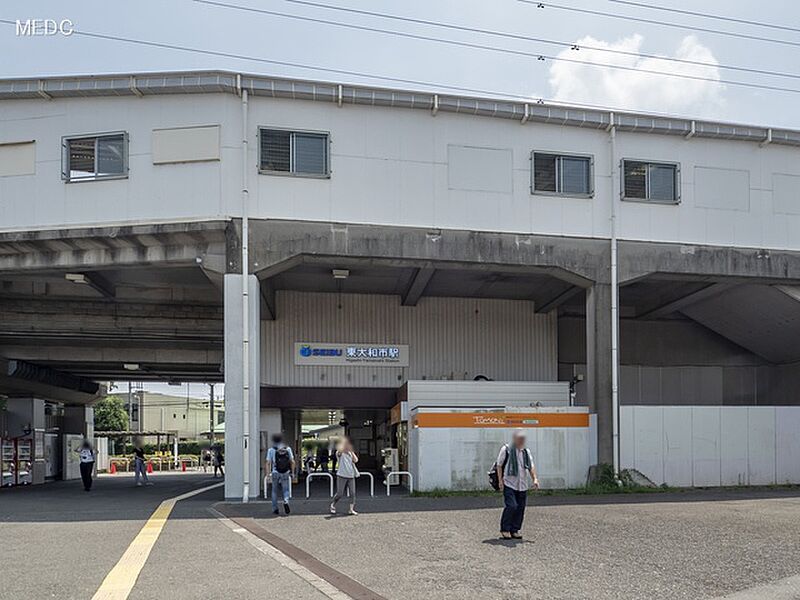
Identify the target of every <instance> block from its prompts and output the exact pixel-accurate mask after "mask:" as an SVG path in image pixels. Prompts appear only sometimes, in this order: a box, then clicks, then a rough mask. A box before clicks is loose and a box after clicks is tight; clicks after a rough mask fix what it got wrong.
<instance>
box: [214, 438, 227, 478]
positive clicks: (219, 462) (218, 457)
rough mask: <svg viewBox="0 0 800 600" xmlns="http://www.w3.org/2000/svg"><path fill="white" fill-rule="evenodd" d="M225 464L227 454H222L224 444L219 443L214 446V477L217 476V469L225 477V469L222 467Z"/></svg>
mask: <svg viewBox="0 0 800 600" xmlns="http://www.w3.org/2000/svg"><path fill="white" fill-rule="evenodd" d="M224 464H225V456H224V455H223V454H222V446H220V445H219V444H217V445H216V446H214V479H216V478H217V471H219V474H220V476H221V477H225V471H224V470H223V469H222V467H223V465H224Z"/></svg>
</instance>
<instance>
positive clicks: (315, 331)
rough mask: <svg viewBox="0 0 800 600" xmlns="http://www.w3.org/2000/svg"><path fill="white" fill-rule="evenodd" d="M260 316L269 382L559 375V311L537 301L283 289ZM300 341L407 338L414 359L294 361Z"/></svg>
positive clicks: (390, 382)
mask: <svg viewBox="0 0 800 600" xmlns="http://www.w3.org/2000/svg"><path fill="white" fill-rule="evenodd" d="M276 303H277V313H278V319H277V320H276V321H264V322H263V323H262V334H261V335H262V351H261V360H262V368H261V381H262V384H263V385H280V386H316V387H393V388H397V387H400V386H401V385H402V384H403V383H404V382H405V381H406V380H408V379H445V378H454V379H472V378H473V377H475V375H479V374H482V375H486V376H488V377H490V378H492V379H495V380H504V381H555V380H556V379H557V370H558V367H557V351H556V340H557V336H556V316H555V313H551V314H546V315H543V314H537V313H535V312H534V307H533V303H531V302H525V301H515V300H480V299H469V298H431V297H424V298H422V299H420V301H419V304H418V305H417V306H401V304H400V298H399V296H383V295H381V296H379V295H366V294H342V295H339V294H324V293H304V292H284V291H280V292H278V294H277V299H276ZM295 342H330V343H365V344H366V343H375V344H382V343H386V344H408V345H409V366H408V368H405V367H375V366H365V367H351V366H296V365H295V364H294V354H293V353H294V344H295Z"/></svg>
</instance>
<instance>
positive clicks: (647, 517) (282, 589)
mask: <svg viewBox="0 0 800 600" xmlns="http://www.w3.org/2000/svg"><path fill="white" fill-rule="evenodd" d="M153 481H154V484H155V485H153V486H150V487H141V488H136V487H133V485H132V484H133V482H132V479H131V478H130V477H127V476H125V475H120V476H113V477H103V478H101V479H100V480H99V481H97V482H96V485H95V489H94V490H93V491H92V492H91V493H88V494H87V493H85V492H83V490H82V488H81V486H80V483H79V482H64V483H57V484H49V485H46V486H39V487H35V488H27V489H10V490H0V599H6V598H8V599H12V598H13V599H15V600H18V599H26V598H70V599H72V598H76V599H77V598H91V597H92V595H93V594H94V592H95V591H96V590H97V588H98V587H99V586H100V584H101V582H102V581H103V579H104V578H105V576H106V574H108V572H109V571H110V570H111V569H112V568H113V567H114V565H115V564H116V563H117V561H118V560H119V559H120V557H121V556H122V554H123V553H124V552H125V550H126V548H127V547H128V545H129V544H130V543H131V541H132V540H133V538H134V537H135V536H136V535H137V533H138V532H139V530H140V529H141V527H142V525H143V524H144V523H145V521H146V520H147V519H148V517H149V516H150V515H151V513H152V512H153V510H155V508H156V507H157V506H158V504H159V503H160V502H161V501H162V500H164V499H165V498H170V497H175V496H177V495H179V494H182V493H184V492H187V491H190V490H193V489H199V488H202V487H205V486H207V485H209V484H211V483H214V480H213V479H212V478H211V477H210V476H207V475H203V474H165V475H156V476H155V477H154V478H153ZM217 481H218V480H217ZM366 491H367V490H366V487H364V489H359V493H360V494H361V496H360V497H359V502H358V507H359V510H360V511H361V514H360V515H358V516H355V517H348V516H335V517H333V516H331V515H329V514H327V504H328V500H327V498H325V494H326V492H325V491H324V490H323V489H322V487H316V486H315V487H314V488H313V490H312V498H311V499H310V500H305V499H303V498H301V497H300V496H302V495H303V492H302V489H301V488H298V489H296V490H295V494H296V496H298V497H296V498H295V499H293V511H292V514H291V515H290V516H288V517H285V516H283V515H282V516H280V517H274V516H273V515H272V514H271V506H270V505H269V504H268V503H263V502H259V503H251V504H249V505H247V506H242V505H238V504H229V503H225V502H222V497H221V496H222V491H221V489H219V488H217V489H215V490H212V491H209V492H205V493H203V494H200V495H197V496H194V497H192V498H189V499H187V500H181V501H180V502H178V504H177V505H176V507H175V509H174V510H173V512H172V514H171V516H170V518H169V520H168V521H167V523H166V526H165V527H164V530H163V531H162V533H161V536H160V537H159V538H158V541H157V542H156V543H155V546H154V547H153V550H152V552H151V554H150V556H149V558H148V560H147V562H146V564H145V566H144V568H143V569H142V571H141V574H140V575H139V578H138V580H137V582H136V585H135V586H134V588H133V591H132V593H131V594H130V598H132V599H148V598H152V599H156V598H166V597H169V598H174V599H177V600H182V599H196V598H234V599H235V598H257V597H270V598H287V599H289V598H291V599H292V600H294V599H300V600H306V599H309V600H316V599H324V598H345V599H346V598H348V597H349V598H354V599H356V600H361V599H362V598H365V599H366V598H381V597H383V598H387V599H416V598H430V599H442V600H449V599H451V598H452V599H456V598H458V599H463V598H474V597H480V598H482V599H494V598H496V599H504V600H505V599H512V598H531V599H532V598H564V599H566V598H569V599H573V598H576V599H577V598H601V599H602V598H715V597H719V596H724V595H726V594H730V593H732V592H735V591H738V590H747V589H751V588H757V586H760V585H763V584H767V583H770V582H778V588H776V589H778V590H780V589H782V588H781V587H780V586H781V585H782V583H781V582H783V581H785V578H788V577H791V576H797V575H798V574H799V573H800V566H798V565H800V544H798V543H797V540H798V539H800V489H794V490H769V491H735V492H731V491H718V492H717V491H697V492H685V493H669V494H653V495H643V496H639V495H630V496H613V497H612V496H603V497H539V498H535V499H532V500H531V506H529V508H528V513H527V517H526V526H525V528H524V533H525V534H526V539H525V540H524V541H522V542H505V541H501V540H499V539H498V532H497V530H498V523H497V521H498V518H499V499H498V498H495V497H480V498H443V499H429V498H408V497H405V496H395V495H393V496H392V497H391V498H390V499H387V498H386V497H385V496H384V497H376V498H374V499H369V498H367V497H365V496H366ZM377 491H378V492H380V491H382V490H377ZM340 506H341V509H342V510H344V509H345V505H344V502H343V503H342V504H341V505H340ZM211 507H216V509H218V510H219V511H221V512H223V513H225V514H226V515H227V516H229V517H232V518H234V519H236V520H237V522H236V523H232V522H229V523H228V524H227V525H226V524H225V523H223V522H222V521H220V520H219V519H217V518H216V517H215V515H214V514H212V511H211V510H209V509H210V508H211ZM239 522H241V523H242V524H244V526H246V527H249V528H251V529H252V531H253V532H255V534H256V535H259V536H260V537H261V539H262V540H267V541H268V542H269V541H270V540H271V542H270V543H271V544H272V546H270V548H273V547H277V548H279V549H280V550H281V551H282V552H285V553H286V555H288V556H289V557H290V558H294V559H295V560H297V561H299V564H302V565H306V566H308V567H309V568H310V569H312V570H314V569H317V571H318V572H319V573H324V575H322V576H325V577H328V578H329V579H328V580H329V581H334V582H335V583H334V584H335V585H339V587H340V589H346V588H347V586H348V582H349V585H350V587H349V591H348V593H349V594H350V595H349V596H344V597H342V596H337V595H336V594H335V593H334V594H331V593H328V594H327V595H326V594H324V593H322V592H321V591H320V589H319V587H313V586H312V585H311V584H310V583H309V581H308V578H307V577H306V578H304V577H303V576H302V575H301V574H298V572H297V569H292V568H291V566H287V561H286V560H282V559H281V558H280V556H284V555H280V553H278V554H279V556H278V557H277V558H276V556H275V553H274V552H271V551H265V550H264V548H261V549H259V547H258V546H257V545H256V544H254V543H253V539H256V538H255V537H254V536H251V538H252V539H251V540H250V541H248V539H247V538H246V537H244V536H243V533H242V532H243V531H244V529H243V528H242V527H240V526H239V525H238V523H239ZM256 541H258V540H256ZM262 544H263V542H262ZM337 571H338V572H339V573H337ZM354 583H355V585H353V584H354ZM357 584H361V586H360V588H359V586H358V585H357ZM784 587H785V586H784ZM762 590H763V588H762ZM346 591H347V590H346ZM752 597H753V598H757V597H770V598H777V597H778V596H777V595H775V594H773V593H772V592H770V594H765V593H763V591H762V592H759V591H758V588H757V589H756V591H755V592H753V595H752ZM781 597H785V598H796V597H800V592H798V595H786V596H781Z"/></svg>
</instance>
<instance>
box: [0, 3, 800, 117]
mask: <svg viewBox="0 0 800 600" xmlns="http://www.w3.org/2000/svg"><path fill="white" fill-rule="evenodd" d="M0 23H4V24H7V25H16V24H15V22H14V21H10V20H8V19H0ZM72 35H77V36H83V37H88V38H94V39H100V40H108V41H115V42H123V43H127V44H135V45H139V46H148V47H153V48H162V49H167V50H179V51H181V52H191V53H197V54H204V55H208V56H215V57H223V58H232V59H236V60H244V61H249V62H257V63H264V64H270V65H278V66H284V67H292V68H297V69H304V70H310V71H321V72H326V73H335V74H337V75H350V76H354V77H360V78H364V79H373V80H379V81H391V82H393V83H404V84H411V85H419V86H424V87H429V88H433V89H435V90H436V89H439V90H442V89H444V90H450V91H454V92H462V93H463V92H466V93H469V94H481V95H483V96H485V97H487V99H493V100H506V101H510V100H516V101H521V102H530V103H532V104H533V103H536V104H545V103H547V104H549V105H551V106H561V107H564V108H585V109H591V110H600V111H605V112H622V113H624V112H631V111H633V112H637V113H646V114H648V115H650V116H663V117H673V115H671V114H669V113H663V112H658V111H636V110H635V109H630V108H628V109H620V108H619V107H612V106H607V105H602V104H590V103H582V102H566V101H558V100H550V99H545V98H536V97H532V96H523V95H521V94H515V93H510V92H498V91H493V90H485V89H477V88H469V87H460V86H453V85H446V84H442V83H435V82H430V81H420V80H415V79H403V78H399V77H390V76H386V75H374V74H371V73H363V72H359V71H351V70H347V69H334V68H331V67H321V66H318V65H308V64H302V63H296V62H290V61H282V60H274V59H268V58H259V57H254V56H247V55H243V54H235V53H232V52H222V51H218V50H207V49H203V48H192V47H190V46H179V45H177V44H168V43H165V42H154V41H150V40H138V39H134V38H125V37H121V36H115V35H108V34H103V33H95V32H89V31H80V30H78V29H75V30H74V31H73V33H72ZM712 81H713V82H714V83H721V82H720V81H719V80H716V79H715V80H712ZM742 85H750V84H742ZM783 91H792V92H800V90H793V89H791V88H787V89H785V90H783ZM409 93H413V91H411V90H409ZM425 93H435V92H425Z"/></svg>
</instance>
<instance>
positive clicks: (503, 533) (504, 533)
mask: <svg viewBox="0 0 800 600" xmlns="http://www.w3.org/2000/svg"><path fill="white" fill-rule="evenodd" d="M500 535H501V536H502V538H503V539H504V540H510V539H511V534H510V533H509V532H508V531H501V532H500Z"/></svg>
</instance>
